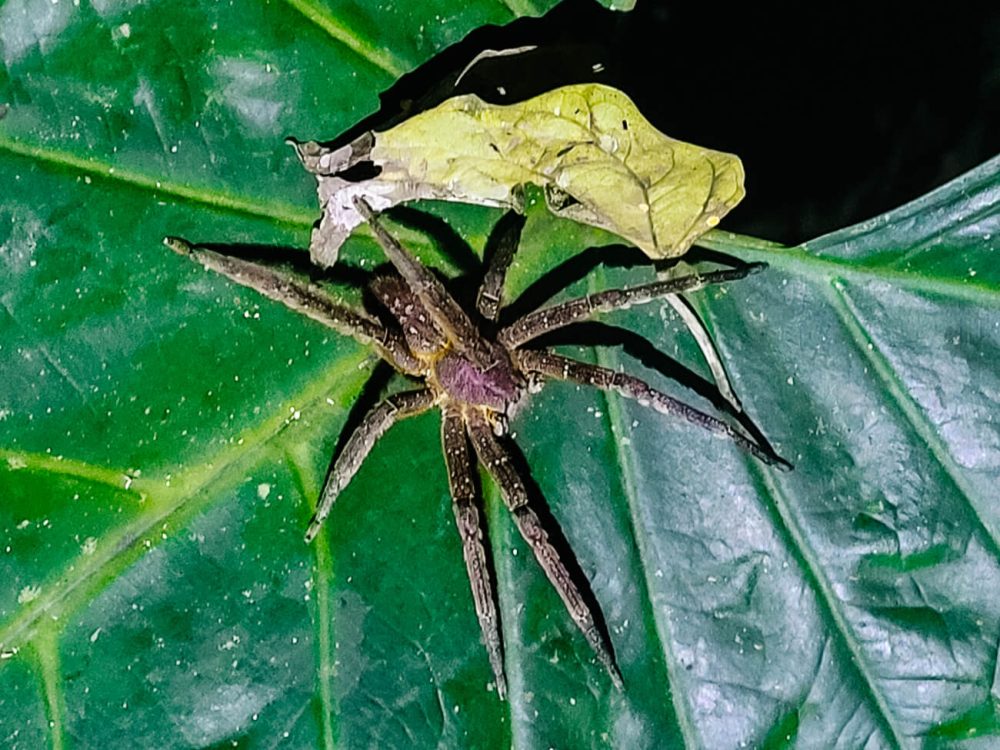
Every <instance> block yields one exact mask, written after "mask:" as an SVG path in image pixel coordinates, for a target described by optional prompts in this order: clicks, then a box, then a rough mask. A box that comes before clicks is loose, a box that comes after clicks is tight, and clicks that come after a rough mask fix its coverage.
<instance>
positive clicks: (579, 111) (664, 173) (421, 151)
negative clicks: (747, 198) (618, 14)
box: [296, 84, 744, 265]
mask: <svg viewBox="0 0 1000 750" xmlns="http://www.w3.org/2000/svg"><path fill="white" fill-rule="evenodd" d="M296 147H297V149H298V152H299V155H300V157H301V158H302V161H303V163H304V164H305V165H306V167H307V168H308V169H309V170H310V171H312V172H314V173H315V174H316V175H317V176H318V178H319V194H320V202H321V204H322V205H323V209H324V214H323V219H322V221H321V224H320V226H319V228H318V229H317V231H316V233H314V236H313V243H312V253H313V258H314V260H316V261H317V262H318V263H320V264H321V265H331V264H332V263H333V262H334V260H335V259H336V253H337V250H338V249H339V247H340V245H341V244H342V243H343V241H344V240H345V239H346V238H347V236H348V235H349V234H350V232H351V230H352V229H353V228H354V227H355V226H357V225H358V224H360V223H361V221H362V219H361V217H360V216H358V215H357V213H356V211H355V210H354V207H353V199H354V197H355V196H357V195H361V196H364V197H365V198H366V199H367V200H368V201H369V203H371V204H372V205H373V206H374V207H375V208H376V209H378V210H382V209H385V208H388V207H389V206H392V205H395V204H397V203H402V202H404V201H408V200H415V199H419V198H435V199H439V200H453V201H459V202H464V203H478V204H483V205H491V206H504V207H513V208H519V200H520V198H521V190H520V188H521V186H523V185H526V184H528V183H533V184H535V185H539V186H540V187H542V188H543V189H544V190H545V195H546V199H547V202H548V205H549V208H550V209H551V210H552V211H553V213H555V214H557V215H559V216H564V217H566V218H570V219H573V220H575V221H579V222H582V223H585V224H590V225H593V226H598V227H601V228H604V229H607V230H609V231H611V232H613V233H615V234H618V235H619V236H621V237H622V238H624V239H626V240H628V241H629V242H632V243H634V244H635V245H637V246H638V247H639V248H641V249H642V250H643V251H644V252H645V253H646V254H647V255H649V256H651V257H653V258H668V257H676V256H678V255H681V254H683V253H684V252H685V251H686V250H687V249H688V248H689V247H690V246H691V244H692V243H693V242H694V241H695V240H696V239H697V238H698V237H699V236H700V235H701V234H703V233H704V232H706V231H707V230H708V229H710V228H712V227H714V226H715V225H716V224H718V223H719V220H720V219H721V218H722V217H723V216H724V215H725V214H726V213H728V212H729V210H730V209H731V208H732V207H733V206H735V205H736V204H737V203H738V202H739V201H740V200H741V199H742V198H743V195H744V190H743V166H742V164H741V163H740V160H739V158H737V157H736V156H733V155H731V154H725V153H721V152H718V151H712V150H710V149H706V148H702V147H700V146H694V145H691V144H688V143H684V142H682V141H678V140H675V139H673V138H670V137H668V136H666V135H664V134H663V133H661V132H659V131H658V130H656V128H654V127H653V126H652V125H650V123H649V122H648V121H647V120H646V119H645V118H644V117H643V116H642V115H641V114H640V113H639V111H638V110H637V109H636V107H635V105H634V104H633V103H632V101H631V100H630V99H629V98H628V97H627V96H625V94H623V93H622V92H620V91H618V90H616V89H613V88H610V87H608V86H603V85H599V84H582V85H574V86H566V87H564V88H560V89H555V90H553V91H549V92H547V93H545V94H542V95H541V96H537V97H535V98H534V99H529V100H527V101H524V102H520V103H517V104H510V105H504V106H500V105H493V104H489V103H487V102H484V101H483V100H482V99H480V98H479V97H477V96H471V95H467V96H458V97H455V98H452V99H448V100H447V101H445V102H443V103H442V104H440V105H438V106H437V107H435V108H434V109H431V110H428V111H426V112H422V113H421V114H418V115H416V116H414V117H412V118H410V119H409V120H406V121H404V122H402V123H400V124H399V125H397V126H395V127H393V128H391V129H390V130H386V131H384V132H368V133H365V134H364V135H363V136H362V137H361V138H358V139H357V140H355V141H354V142H352V143H351V144H348V145H347V146H344V147H342V148H339V149H336V150H331V149H325V148H324V147H323V146H320V145H318V144H316V143H305V144H296ZM363 163H367V164H368V165H369V168H370V169H371V168H374V169H372V171H373V172H374V171H377V175H375V176H372V177H370V178H369V179H365V180H360V181H359V180H357V179H356V178H354V179H351V178H348V179H345V175H344V172H345V170H347V169H349V168H351V167H357V166H358V165H359V164H363Z"/></svg>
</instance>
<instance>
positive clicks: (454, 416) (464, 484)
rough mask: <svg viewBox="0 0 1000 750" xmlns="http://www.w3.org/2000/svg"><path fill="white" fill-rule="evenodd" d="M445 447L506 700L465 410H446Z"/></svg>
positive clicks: (480, 615) (473, 581)
mask: <svg viewBox="0 0 1000 750" xmlns="http://www.w3.org/2000/svg"><path fill="white" fill-rule="evenodd" d="M441 445H442V447H443V448H444V459H445V464H446V465H447V467H448V484H449V486H450V488H451V499H452V504H451V507H452V510H453V511H454V512H455V523H456V524H457V525H458V533H459V535H460V536H461V537H462V556H463V557H464V558H465V569H466V571H467V572H468V575H469V584H470V585H471V586H472V599H473V601H474V602H475V606H476V617H477V619H478V620H479V628H480V629H481V630H482V632H483V643H484V645H485V646H486V653H487V654H488V655H489V658H490V667H492V669H493V675H494V677H495V678H496V685H497V695H499V696H500V699H501V700H503V699H504V698H505V697H506V696H507V678H506V675H505V672H504V663H503V637H502V636H501V634H500V615H499V613H498V612H497V604H496V588H495V587H494V583H493V575H492V571H491V570H490V566H489V560H488V558H487V556H486V547H485V528H484V525H483V522H482V520H481V518H480V513H479V506H478V497H477V493H476V485H475V482H474V481H473V476H472V471H473V463H472V456H471V455H470V454H469V439H468V437H467V436H466V434H465V421H464V420H463V418H462V414H461V411H459V409H458V408H456V407H454V406H449V407H446V408H445V409H444V413H443V415H442V418H441Z"/></svg>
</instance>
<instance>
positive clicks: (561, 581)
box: [466, 410, 622, 688]
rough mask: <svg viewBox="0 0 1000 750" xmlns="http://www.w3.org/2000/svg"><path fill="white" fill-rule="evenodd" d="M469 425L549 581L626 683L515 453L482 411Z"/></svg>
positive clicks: (472, 414)
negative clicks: (533, 505)
mask: <svg viewBox="0 0 1000 750" xmlns="http://www.w3.org/2000/svg"><path fill="white" fill-rule="evenodd" d="M466 426H467V428H468V431H469V437H471V438H472V445H473V447H475V449H476V453H477V455H478V456H479V461H480V463H482V464H483V466H484V467H485V468H486V472H487V473H488V474H489V475H490V476H491V477H493V480H494V481H495V482H496V483H497V486H498V487H499V488H500V494H501V495H502V496H503V499H504V503H505V504H506V505H507V508H508V509H509V510H510V512H511V514H512V515H513V516H514V522H515V523H516V524H517V529H518V531H519V532H520V533H521V536H522V537H523V538H524V541H525V542H527V544H528V546H529V547H531V551H532V553H533V554H534V555H535V559H536V560H537V561H538V564H539V566H541V568H542V570H543V571H544V572H545V575H546V577H547V578H548V579H549V582H550V583H551V584H552V586H553V588H555V590H556V592H557V593H558V594H559V598H560V599H562V601H563V604H564V605H565V606H566V610H567V611H568V612H569V614H570V617H572V618H573V622H575V623H576V626H577V627H578V628H579V629H580V632H582V633H583V635H584V637H585V638H586V639H587V643H588V644H590V647H591V649H593V651H594V653H595V654H596V655H597V658H598V660H599V661H600V662H601V664H603V665H604V668H605V669H606V670H607V671H608V674H609V675H610V676H611V680H612V682H614V683H615V685H616V686H617V687H619V688H621V687H622V678H621V673H620V672H619V671H618V665H617V664H616V663H615V657H614V652H613V651H612V649H611V644H610V642H609V641H608V640H607V638H606V636H605V634H604V633H603V632H602V631H601V629H600V628H599V627H598V625H597V618H596V617H595V616H594V613H593V612H592V611H591V608H590V605H589V604H588V602H587V599H586V598H585V597H584V596H583V594H582V593H581V591H580V589H579V587H578V586H577V585H576V581H574V580H573V576H572V575H571V574H570V572H569V569H568V568H567V567H566V564H565V563H564V562H563V559H562V556H561V555H560V553H559V550H558V549H557V548H556V547H555V546H554V545H553V544H552V542H551V541H550V540H549V535H548V533H547V532H546V531H545V528H544V527H543V526H542V523H541V521H540V520H539V518H538V514H537V513H535V511H534V510H533V509H532V508H531V506H530V505H529V503H528V491H527V489H526V488H525V486H524V481H523V480H522V479H521V477H520V475H518V473H517V469H516V468H515V466H514V463H513V461H512V457H511V455H510V454H509V452H508V451H507V449H506V448H505V447H504V446H503V444H502V443H500V441H499V440H497V438H496V437H495V436H494V434H493V430H492V428H491V427H490V424H489V422H488V421H487V420H486V418H485V417H484V416H483V415H482V414H481V413H480V412H478V411H474V410H469V411H467V412H466Z"/></svg>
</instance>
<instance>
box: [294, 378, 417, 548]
mask: <svg viewBox="0 0 1000 750" xmlns="http://www.w3.org/2000/svg"><path fill="white" fill-rule="evenodd" d="M433 405H434V394H433V393H432V392H431V391H430V390H429V389H427V388H422V389H420V390H418V391H404V392H403V393H394V394H393V395H391V396H389V397H388V398H386V399H384V400H383V401H381V402H380V403H379V404H378V405H377V406H375V408H374V409H372V410H371V411H370V412H368V413H367V414H366V415H365V417H364V419H362V420H361V424H359V425H358V427H357V429H355V430H354V432H353V433H351V436H350V437H349V438H348V439H347V442H346V443H344V449H343V450H342V451H341V453H340V455H339V456H337V457H336V459H334V461H333V464H332V465H331V466H330V471H329V473H327V475H326V481H325V482H324V483H323V491H322V492H321V493H320V496H319V501H318V502H317V503H316V512H315V513H313V516H312V518H311V519H310V520H309V527H308V528H307V529H306V542H311V541H312V540H313V539H315V538H316V534H318V533H319V528H320V526H321V525H322V524H323V521H325V520H326V517H327V516H328V515H329V514H330V508H332V507H333V502H334V500H336V499H337V495H339V494H340V491H341V490H343V489H344V487H346V486H347V483H348V482H350V481H351V479H352V477H354V475H355V473H357V471H358V469H359V468H360V467H361V463H362V461H364V460H365V458H366V457H367V456H368V454H369V453H370V452H371V449H372V446H374V445H375V441H376V440H378V439H379V438H380V437H382V436H383V435H384V434H385V433H386V431H387V430H388V429H389V428H390V427H392V426H393V425H394V424H395V423H396V422H398V421H399V420H400V419H403V418H404V417H412V416H414V415H416V414H420V413H421V412H425V411H427V410H428V409H429V408H431V406H433Z"/></svg>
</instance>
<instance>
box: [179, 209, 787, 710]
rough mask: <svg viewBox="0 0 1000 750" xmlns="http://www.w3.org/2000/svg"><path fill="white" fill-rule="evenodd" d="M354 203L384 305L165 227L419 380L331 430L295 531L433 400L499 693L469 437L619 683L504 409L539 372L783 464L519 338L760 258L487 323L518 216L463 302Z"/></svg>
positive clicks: (728, 272) (711, 420)
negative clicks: (524, 471)
mask: <svg viewBox="0 0 1000 750" xmlns="http://www.w3.org/2000/svg"><path fill="white" fill-rule="evenodd" d="M356 205H357V207H358V210H359V211H360V212H361V213H362V214H363V215H364V217H365V218H366V219H367V221H368V223H369V224H370V225H371V228H372V230H373V231H374V234H375V237H376V238H377V240H378V242H379V244H380V245H381V246H382V249H383V251H384V252H385V255H386V257H387V258H388V260H389V261H390V262H391V264H392V265H393V266H394V267H395V270H396V271H397V272H398V275H397V274H392V275H383V276H378V277H376V278H375V279H374V280H373V282H372V283H371V285H370V288H371V291H372V293H373V294H374V296H375V297H376V299H377V300H378V301H379V302H380V303H381V305H383V306H384V308H385V311H387V312H388V315H386V314H385V311H382V313H381V314H370V313H368V312H366V311H361V310H356V309H353V308H351V307H348V306H345V305H344V304H343V303H342V302H340V301H338V300H337V299H336V298H335V297H334V296H332V294H331V293H330V292H329V291H328V290H326V289H325V288H323V287H322V286H320V285H318V284H316V283H314V282H311V281H309V280H307V279H304V278H302V277H300V276H297V275H295V274H293V273H292V272H290V271H289V270H288V269H283V268H275V267H271V266H268V265H263V264H260V263H257V262H254V261H251V260H247V259H243V258H237V257H233V256H230V255H225V254H222V253H219V252H216V251H214V250H210V249H208V248H205V247H198V246H193V245H191V244H190V243H187V242H185V241H184V240H178V239H175V238H168V239H167V241H166V242H167V244H168V245H169V246H170V247H171V248H173V249H174V250H176V251H177V252H179V253H181V254H183V255H189V256H191V257H192V258H194V259H195V260H196V261H198V262H199V263H201V264H202V265H203V266H205V268H208V269H211V270H213V271H216V272H218V273H221V274H223V275H225V276H227V277H228V278H230V279H232V280H233V281H235V282H237V283H239V284H242V285H244V286H248V287H250V288H252V289H255V290H257V291H258V292H260V293H261V294H263V295H265V296H267V297H269V298H271V299H273V300H276V301H278V302H282V303H283V304H285V305H287V306H288V307H290V308H291V309H293V310H295V311H297V312H300V313H302V314H304V315H307V316H308V317H310V318H312V319H314V320H317V321H319V322H320V323H323V324H325V325H327V326H329V327H331V328H334V329H336V330H337V331H340V332H342V333H345V334H347V335H349V336H352V337H353V338H355V339H357V340H358V341H360V342H363V343H365V344H369V345H372V346H374V347H375V349H376V350H377V352H378V354H379V355H380V356H381V357H382V358H383V359H384V360H386V361H387V362H388V363H389V364H390V365H392V367H394V368H395V369H396V370H397V371H399V372H400V373H402V374H403V375H405V376H408V377H410V378H413V379H415V380H420V381H423V383H422V385H421V387H419V388H417V389H415V390H409V391H404V392H401V393H395V394H393V395H391V396H389V397H387V398H385V399H384V400H383V401H381V402H380V403H379V404H378V405H377V406H375V407H374V408H373V409H372V410H371V411H369V412H368V413H367V415H366V416H365V417H364V418H363V419H362V420H361V422H360V424H359V425H358V426H357V428H356V429H355V430H354V432H353V433H352V434H351V435H350V437H349V438H348V439H347V440H346V442H344V443H343V447H342V450H341V451H340V453H339V455H336V456H335V458H334V460H333V462H332V464H331V467H330V470H329V473H328V475H327V477H326V481H325V483H324V485H323V490H322V492H321V494H320V498H319V501H318V502H317V504H316V511H315V513H314V514H313V517H312V520H311V521H310V523H309V527H308V529H307V531H306V535H305V537H306V541H307V542H308V541H312V539H313V538H315V536H316V534H317V533H319V530H320V526H321V524H322V523H323V521H324V520H325V519H326V517H327V516H328V515H329V514H330V510H331V508H332V507H333V503H334V501H335V500H336V498H337V496H338V495H339V494H340V492H341V490H343V489H344V487H346V486H347V484H348V482H350V481H351V478H352V477H353V476H354V474H355V473H356V472H357V470H358V468H359V467H360V466H361V463H362V461H364V459H365V457H366V456H367V455H368V453H369V452H370V451H371V449H372V446H373V445H374V444H375V442H376V441H377V440H378V439H379V438H380V437H381V436H382V435H384V434H385V432H386V431H387V430H388V429H389V428H390V427H391V426H392V425H393V424H395V423H396V422H397V421H398V420H400V419H403V418H405V417H411V416H414V415H416V414H420V413H422V412H425V411H427V410H428V409H430V408H432V407H435V406H436V407H438V408H440V410H441V415H442V420H441V442H442V445H443V448H444V458H445V463H446V465H447V470H448V480H449V485H450V489H451V496H452V500H453V510H454V513H455V520H456V522H457V524H458V531H459V534H460V535H461V537H462V551H463V555H464V557H465V565H466V568H467V570H468V575H469V581H470V583H471V585H472V598H473V601H474V602H475V607H476V615H477V617H478V619H479V625H480V627H481V628H482V633H483V640H484V642H485V645H486V650H487V652H488V654H489V660H490V665H491V667H492V669H493V674H494V675H495V676H496V687H497V692H498V694H499V696H500V697H501V698H503V697H504V696H505V695H506V679H505V676H504V664H503V652H504V647H503V641H502V638H501V635H500V621H499V613H498V611H497V602H496V591H495V588H494V582H493V573H492V570H491V567H490V564H489V558H488V556H487V553H486V547H485V529H484V527H483V524H482V521H481V518H480V509H479V508H480V502H481V501H480V499H479V498H478V497H477V494H478V493H477V485H476V482H475V481H474V474H473V472H474V470H475V463H474V461H473V458H472V453H470V450H469V443H470V442H471V444H472V448H473V450H474V451H475V455H476V457H477V458H478V461H479V463H480V464H481V465H482V466H483V468H484V469H485V470H486V472H487V473H488V474H489V475H490V477H492V479H493V481H494V482H495V483H496V484H497V486H498V487H499V488H500V492H501V494H502V496H503V500H504V503H505V504H506V506H507V508H508V509H509V511H510V512H511V514H512V515H513V517H514V522H515V524H516V525H517V528H518V530H519V531H520V533H521V535H522V536H523V537H524V540H525V542H527V544H528V545H529V546H530V547H531V550H532V552H533V553H534V555H535V557H536V558H537V560H538V563H539V565H541V567H542V569H543V570H544V571H545V574H546V576H548V579H549V581H551V583H552V585H553V586H554V587H555V589H556V591H558V593H559V596H560V597H561V598H562V600H563V603H564V604H565V605H566V609H567V610H568V611H569V614H570V616H571V617H572V618H573V621H574V622H575V623H576V625H577V627H578V628H579V629H580V630H581V631H582V632H583V635H584V636H585V637H586V639H587V642H588V643H589V644H590V646H591V648H592V649H593V650H594V652H595V653H596V655H597V657H598V659H599V660H600V661H601V663H602V664H603V665H604V667H605V668H606V669H607V671H608V673H609V675H610V676H611V679H612V681H613V682H614V683H615V684H616V685H617V686H619V687H620V686H621V675H620V673H619V671H618V667H617V665H616V663H615V658H614V655H613V650H612V646H611V643H610V640H609V639H608V637H607V634H606V631H605V629H604V627H603V622H602V621H600V620H598V617H597V615H598V612H595V609H596V607H594V608H592V606H591V605H590V604H589V599H588V597H587V596H585V595H584V591H582V590H581V587H580V586H578V585H577V582H576V581H575V580H574V576H573V575H572V574H571V571H570V568H569V567H567V561H566V560H564V559H563V554H562V553H560V551H559V549H557V547H556V546H555V545H553V543H552V542H551V541H550V538H549V534H548V533H547V532H546V530H545V528H544V527H543V525H542V523H541V521H540V520H539V517H538V515H537V514H536V512H535V510H533V509H532V503H531V502H530V501H529V493H528V491H527V489H526V488H525V481H524V479H522V477H521V476H519V474H518V471H517V469H516V466H515V463H514V462H513V461H512V460H511V459H512V453H511V448H510V447H508V446H507V445H505V441H504V439H503V438H504V437H505V436H506V434H507V424H508V418H509V417H510V415H511V413H512V412H513V410H514V409H515V408H516V407H517V406H518V404H519V403H520V402H521V401H522V399H523V397H524V396H525V394H526V393H527V392H528V391H530V390H532V387H533V386H540V385H541V383H542V382H543V381H545V380H550V379H551V380H567V381H570V382H574V383H583V384H586V385H592V386H595V387H597V388H601V389H604V390H613V391H617V392H618V393H619V394H621V395H622V396H625V397H626V398H631V399H635V400H637V401H638V402H639V403H640V404H642V405H644V406H649V407H652V408H653V409H655V410H657V411H659V412H662V413H664V414H668V415H672V416H675V417H680V418H682V419H685V420H687V421H689V422H691V423H693V424H696V425H698V426H699V427H702V428H705V429H707V430H710V431H712V432H714V433H717V434H719V435H722V436H724V437H727V438H729V439H731V440H732V441H734V442H735V443H736V444H737V445H738V446H739V447H740V448H742V449H744V450H746V451H747V452H749V453H751V454H752V455H754V456H756V457H757V458H758V459H760V460H762V461H764V462H766V463H768V464H772V465H778V466H787V464H786V463H785V462H784V461H783V459H781V458H780V457H778V456H777V455H775V454H774V453H772V452H770V450H769V449H765V448H762V447H761V446H759V445H758V444H757V443H755V442H754V441H752V440H750V439H749V438H747V437H746V436H744V435H743V434H742V433H741V432H739V431H737V430H735V429H734V428H733V427H731V426H730V425H729V424H727V423H726V422H724V421H722V420H720V419H718V418H716V417H713V416H710V415H709V414H706V413H704V412H702V411H699V410H698V409H695V408H694V407H691V406H688V405H687V404H685V403H683V402H681V401H679V400H677V399H675V398H673V397H671V396H668V395H667V394H665V393H663V392H661V391H658V390H657V389H655V388H653V387H652V386H650V385H648V384H647V383H645V382H644V381H642V380H640V379H639V378H637V377H634V376H632V375H628V374H626V373H623V372H616V371H614V370H610V369H607V368H604V367H599V366H597V365H591V364H586V363H584V362H578V361H576V360H573V359H570V358H568V357H565V356H562V355H560V354H556V353H555V352H553V351H550V350H548V349H545V348H534V347H531V346H530V344H531V342H533V341H535V340H536V339H538V338H539V337H540V336H542V335H543V334H547V333H549V332H551V331H554V330H556V329H559V328H563V327H565V326H568V325H570V324H572V323H574V322H577V321H581V320H584V319H586V318H589V317H590V316H592V315H594V314H595V313H604V312H610V311H613V310H620V309H623V308H625V307H629V306H631V305H637V304H642V303H646V302H650V301H652V300H656V299H661V298H663V297H665V296H666V295H670V294H676V293H679V292H682V291H686V290H692V289H697V288H700V287H702V286H704V285H706V284H714V283H719V282H724V281H730V280H735V279H740V278H744V277H745V276H747V275H749V274H751V273H755V272H757V271H760V270H762V269H763V268H765V267H766V266H765V264H762V263H754V264H749V265H745V266H742V267H739V268H732V269H725V270H719V271H713V272H711V273H705V274H701V275H690V276H684V277H679V278H674V279H670V280H665V281H657V282H654V283H651V284H645V285H642V286H637V287H633V288H626V289H609V290H607V291H604V292H599V293H596V294H591V295H588V296H586V297H580V298H577V299H572V300H569V301H568V302H562V303H560V304H556V305H552V306H549V307H544V308H542V309H539V310H536V311H534V312H530V313H528V314H526V315H524V316H523V317H521V318H519V319H517V320H515V321H514V322H512V323H510V324H509V325H506V326H504V327H502V328H500V329H499V330H498V331H495V332H493V331H494V329H495V328H496V325H495V324H496V322H497V320H498V318H499V314H500V311H501V308H502V291H503V286H504V279H505V277H506V272H507V269H508V267H509V265H510V263H511V261H512V260H513V257H514V252H515V250H516V248H517V242H518V238H519V234H520V224H516V230H515V231H512V232H509V233H508V235H507V236H502V235H501V239H500V241H499V242H498V243H497V244H496V248H495V250H496V251H495V252H494V253H493V254H492V258H490V259H489V265H488V267H487V269H486V272H485V275H484V277H483V280H482V283H481V285H480V287H479V291H478V295H477V298H476V311H475V312H474V313H471V314H470V313H469V312H467V311H466V310H464V309H462V307H461V306H460V305H459V304H458V302H457V301H456V300H455V298H454V297H452V295H451V294H449V292H448V291H447V290H446V289H445V286H444V285H443V284H442V282H441V281H440V280H439V279H438V278H437V277H436V276H435V275H434V274H433V273H432V272H431V271H430V270H428V269H427V268H426V267H425V266H423V265H421V264H420V263H419V262H418V261H417V260H416V259H415V258H413V257H412V256H411V255H410V254H409V253H408V252H407V251H406V250H404V249H403V247H402V246H401V245H400V244H399V242H398V241H396V239H395V238H394V237H392V236H391V235H390V234H389V233H388V232H387V231H386V230H385V229H384V228H383V226H382V224H381V223H380V221H379V219H378V217H377V216H376V215H375V213H374V211H373V210H372V209H371V207H370V206H369V205H368V204H367V203H366V202H365V201H364V200H363V199H357V200H356ZM498 226H499V225H498ZM584 586H585V583H584Z"/></svg>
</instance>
